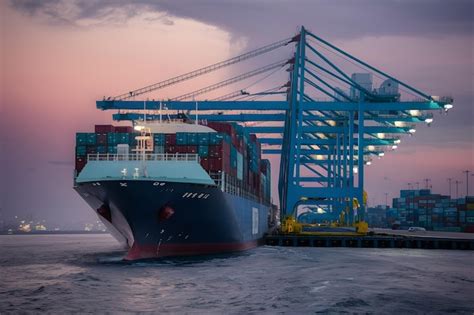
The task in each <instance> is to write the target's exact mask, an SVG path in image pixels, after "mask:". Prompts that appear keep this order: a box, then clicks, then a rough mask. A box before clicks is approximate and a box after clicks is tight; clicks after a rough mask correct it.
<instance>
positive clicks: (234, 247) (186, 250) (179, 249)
mask: <svg viewBox="0 0 474 315" xmlns="http://www.w3.org/2000/svg"><path fill="white" fill-rule="evenodd" d="M257 246H258V241H257V240H254V241H248V242H243V243H214V244H206V243H205V244H160V245H158V244H157V245H139V244H137V243H134V244H133V246H132V248H130V250H129V251H128V253H127V256H125V258H124V259H125V260H137V259H146V258H158V257H166V256H197V255H207V254H218V253H229V252H238V251H243V250H247V249H251V248H254V247H257Z"/></svg>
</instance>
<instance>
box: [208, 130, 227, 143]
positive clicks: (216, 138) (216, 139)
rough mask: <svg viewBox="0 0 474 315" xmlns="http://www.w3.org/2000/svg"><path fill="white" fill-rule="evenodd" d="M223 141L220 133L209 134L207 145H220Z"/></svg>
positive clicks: (222, 135)
mask: <svg viewBox="0 0 474 315" xmlns="http://www.w3.org/2000/svg"><path fill="white" fill-rule="evenodd" d="M223 139H224V134H222V133H217V132H210V133H209V144H210V145H216V144H220V143H221V142H222V140H223Z"/></svg>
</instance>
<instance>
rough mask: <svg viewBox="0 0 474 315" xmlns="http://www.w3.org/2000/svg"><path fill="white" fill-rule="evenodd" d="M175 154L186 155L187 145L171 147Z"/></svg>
mask: <svg viewBox="0 0 474 315" xmlns="http://www.w3.org/2000/svg"><path fill="white" fill-rule="evenodd" d="M173 147H174V148H176V149H175V152H176V153H188V146H187V145H177V146H173Z"/></svg>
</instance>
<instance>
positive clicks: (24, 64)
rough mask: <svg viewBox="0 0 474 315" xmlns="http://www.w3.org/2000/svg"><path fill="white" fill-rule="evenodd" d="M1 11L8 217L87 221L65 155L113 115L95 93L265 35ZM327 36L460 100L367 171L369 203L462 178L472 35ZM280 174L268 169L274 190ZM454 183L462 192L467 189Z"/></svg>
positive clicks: (174, 20) (209, 59)
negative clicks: (411, 186)
mask: <svg viewBox="0 0 474 315" xmlns="http://www.w3.org/2000/svg"><path fill="white" fill-rule="evenodd" d="M0 11H1V12H2V13H1V14H2V16H1V20H2V21H1V23H2V26H1V31H2V36H1V50H0V52H1V55H0V57H1V74H2V77H1V85H0V87H1V90H0V93H1V104H0V105H1V108H0V116H1V118H0V119H1V126H0V127H1V130H0V131H1V138H0V140H1V142H0V145H1V147H0V149H1V150H2V151H1V152H0V153H1V154H0V155H1V157H0V159H1V160H0V162H1V164H2V169H1V170H0V171H1V173H0V180H1V186H0V189H1V190H0V193H1V194H0V197H1V200H0V206H1V207H2V209H4V210H5V211H6V213H8V214H11V213H19V214H25V213H29V212H33V213H37V214H38V216H43V215H44V216H46V217H48V218H51V217H58V216H59V217H65V218H69V219H71V220H79V219H83V218H85V217H87V218H88V219H91V218H93V216H92V215H91V213H92V212H91V211H89V210H88V209H87V208H88V207H87V205H86V204H85V203H84V202H83V201H81V200H80V198H79V197H78V196H76V193H75V192H74V191H73V190H72V172H73V164H72V163H73V159H74V134H75V132H76V131H91V130H92V129H93V125H94V124H100V123H108V122H111V114H112V112H100V111H98V110H96V109H95V100H97V99H101V98H102V97H103V96H105V95H107V96H108V95H116V94H120V93H123V92H126V91H129V90H131V89H134V88H138V87H142V86H145V85H147V84H150V83H155V82H158V81H160V80H163V79H167V78H169V77H172V76H175V75H178V74H181V73H185V72H187V71H190V70H194V69H196V68H199V67H201V66H205V65H208V64H212V63H215V62H217V61H220V60H224V59H226V58H229V57H231V56H233V55H237V54H239V53H241V52H243V51H245V50H249V49H252V48H256V47H258V46H254V45H253V43H254V41H253V38H260V37H259V36H261V35H260V34H259V33H258V31H256V33H255V34H241V33H233V32H232V29H231V28H224V27H221V26H219V24H216V25H212V24H209V23H208V24H206V23H204V22H203V21H200V20H199V19H197V20H193V19H191V18H189V17H179V16H173V15H169V14H168V15H166V14H164V12H159V11H153V12H151V11H150V12H145V13H141V14H137V15H135V16H133V17H131V18H130V19H127V20H125V21H124V22H117V21H114V20H113V19H108V20H107V19H106V20H105V21H104V20H100V21H98V20H97V19H96V18H82V19H77V20H75V21H76V23H75V24H72V25H71V24H66V25H62V24H58V23H54V22H53V23H51V22H50V21H48V19H46V18H45V17H44V16H43V17H42V16H41V15H28V14H25V13H22V12H21V11H19V10H15V9H13V8H12V7H11V6H10V5H9V4H8V2H5V1H2V2H1V3H0ZM293 19H294V18H293ZM99 22H100V23H99ZM242 23H246V22H245V21H242ZM292 25H297V23H294V24H292ZM306 26H307V27H309V28H310V29H318V26H317V25H306ZM294 32H295V27H294V26H292V27H288V29H287V31H286V33H285V34H275V35H274V36H266V38H267V39H266V41H262V42H261V43H260V46H262V45H264V44H267V43H270V42H273V41H277V40H279V39H282V38H285V37H287V36H290V35H291V34H292V33H294ZM322 33H323V34H322V35H323V36H324V35H325V34H324V33H325V31H324V29H322ZM327 39H329V40H331V38H327ZM333 42H334V43H335V44H337V45H339V46H341V47H342V48H344V49H346V50H347V51H349V52H351V53H354V54H355V55H356V56H362V57H363V59H364V60H367V61H369V62H370V63H371V64H373V65H375V66H377V67H379V68H382V69H385V70H386V71H388V72H389V73H391V74H394V75H396V76H397V77H398V78H400V79H403V80H404V81H406V82H408V83H410V84H413V85H414V86H416V87H419V88H420V89H422V90H424V91H426V92H428V93H430V94H433V95H443V94H451V95H453V96H454V97H455V99H456V103H455V106H456V107H455V109H454V111H453V112H452V113H450V114H449V115H437V116H436V117H435V123H434V124H433V125H432V126H431V127H426V126H421V127H420V128H418V131H417V133H416V135H415V136H414V137H411V138H406V139H405V140H404V141H403V142H402V145H401V147H400V150H398V151H397V152H395V153H389V154H387V155H386V156H385V157H384V158H383V159H381V160H375V162H374V163H373V164H372V165H371V166H370V167H368V169H367V185H366V190H367V191H368V192H369V202H370V203H372V204H374V203H377V204H378V203H384V200H385V195H384V193H385V192H388V193H389V197H396V194H397V193H398V190H399V189H400V188H406V187H407V185H406V184H407V183H408V182H417V181H418V182H420V183H421V182H422V180H423V178H431V179H432V181H433V187H434V190H435V192H439V193H447V190H448V188H447V182H446V178H448V177H454V178H458V179H459V180H462V181H465V179H464V178H465V177H464V175H463V174H462V173H461V171H462V170H465V169H470V170H471V171H474V162H473V161H474V148H473V137H474V129H473V126H472V121H473V120H472V119H474V117H473V110H472V108H473V104H472V99H473V92H472V91H473V89H474V84H473V81H472V80H473V79H472V78H473V54H472V31H471V33H470V34H468V35H467V36H466V35H462V36H444V37H443V38H442V40H440V39H439V38H436V37H433V36H418V35H417V36H415V35H403V34H401V35H396V34H390V35H367V36H362V37H359V38H354V39H347V38H346V39H344V38H335V39H334V40H333ZM262 65H263V64H262ZM232 71H236V72H238V73H240V70H239V69H238V68H237V69H234V70H225V71H222V72H219V73H216V74H215V75H211V76H206V77H203V78H202V79H201V80H199V82H197V83H194V85H193V84H190V85H183V86H181V85H179V86H176V88H175V87H173V88H169V89H166V90H163V93H162V94H160V97H163V98H167V97H171V96H176V95H180V94H181V93H183V92H187V91H190V90H192V89H194V88H196V87H198V86H206V85H207V84H210V83H213V82H216V81H219V80H222V79H224V78H226V77H229V75H231V74H232ZM228 91H233V89H232V88H230V89H228ZM224 93H225V91H223V93H221V94H224ZM456 111H457V113H456ZM459 113H462V114H459ZM466 120H467V121H470V122H471V123H470V125H469V123H467V125H466ZM277 171H278V170H277V169H276V168H275V167H274V168H273V179H274V187H275V189H273V190H274V192H276V179H277ZM384 178H385V179H384ZM473 186H474V178H473V179H472V185H471V187H473ZM461 187H462V188H461V189H460V190H462V191H463V194H464V192H465V186H461ZM473 191H474V187H473V189H471V194H473ZM274 199H277V197H276V195H275V196H274ZM35 216H36V214H35Z"/></svg>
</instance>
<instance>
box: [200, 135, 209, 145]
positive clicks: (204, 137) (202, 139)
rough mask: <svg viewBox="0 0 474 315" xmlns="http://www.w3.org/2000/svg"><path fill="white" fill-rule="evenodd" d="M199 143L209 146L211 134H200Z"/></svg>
mask: <svg viewBox="0 0 474 315" xmlns="http://www.w3.org/2000/svg"><path fill="white" fill-rule="evenodd" d="M198 142H199V145H208V144H209V134H208V133H204V132H201V133H198Z"/></svg>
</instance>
